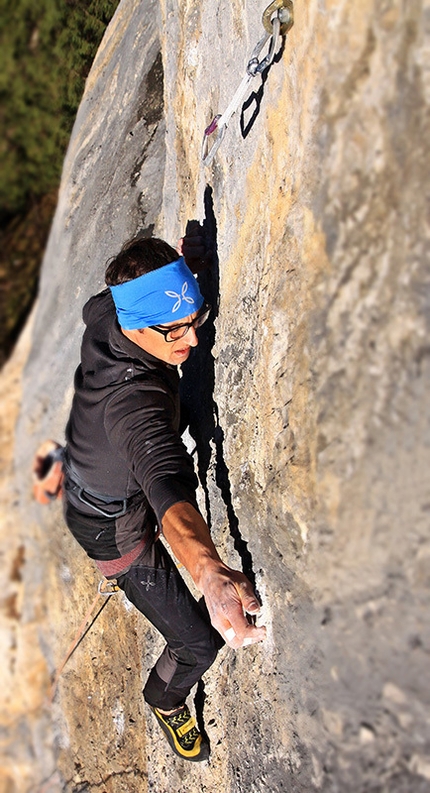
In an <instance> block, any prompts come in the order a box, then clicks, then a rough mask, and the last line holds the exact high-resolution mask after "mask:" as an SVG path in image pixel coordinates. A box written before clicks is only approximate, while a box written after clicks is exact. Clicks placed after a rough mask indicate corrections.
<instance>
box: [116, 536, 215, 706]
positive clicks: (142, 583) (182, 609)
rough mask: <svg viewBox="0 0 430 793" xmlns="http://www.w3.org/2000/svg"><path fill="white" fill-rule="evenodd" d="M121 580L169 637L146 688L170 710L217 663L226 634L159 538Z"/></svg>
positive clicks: (147, 693)
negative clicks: (212, 620) (214, 623)
mask: <svg viewBox="0 0 430 793" xmlns="http://www.w3.org/2000/svg"><path fill="white" fill-rule="evenodd" d="M117 581H118V585H119V586H120V587H121V589H123V590H124V592H125V594H126V595H127V598H128V599H129V600H130V601H131V602H132V603H133V604H134V605H135V606H136V608H138V609H139V611H141V612H142V614H144V615H145V616H146V617H147V619H148V620H149V621H150V622H151V623H152V624H153V625H154V626H155V627H156V628H157V629H158V630H159V631H160V633H161V634H162V635H163V636H164V638H165V639H166V642H167V644H166V646H165V648H164V651H163V652H162V654H161V656H160V657H159V659H158V661H157V662H156V664H155V666H154V668H153V669H152V671H151V673H150V675H149V678H148V680H147V683H146V685H145V688H144V690H143V694H144V697H145V700H146V701H147V702H148V704H149V705H155V706H156V707H159V708H161V709H162V710H171V709H172V708H175V707H177V706H178V705H180V704H182V703H183V702H184V701H185V699H186V697H187V696H188V694H189V692H190V689H191V688H192V686H193V685H194V684H195V683H197V681H198V680H199V679H200V677H201V676H202V674H203V673H204V672H205V671H206V670H207V669H208V668H209V667H210V665H211V664H212V663H213V661H214V660H215V657H216V655H217V652H218V650H219V648H220V647H221V646H222V645H223V639H222V638H221V636H220V634H219V633H218V632H217V631H215V630H214V628H212V626H211V624H210V620H209V615H208V613H207V610H206V607H205V605H204V601H200V602H197V601H196V600H195V598H194V597H193V596H192V595H191V593H190V591H189V590H188V588H187V586H186V584H185V582H184V580H183V578H182V577H181V575H180V574H179V572H178V569H177V567H176V565H175V564H174V562H173V560H172V559H171V557H170V556H169V554H168V553H167V551H166V549H165V547H164V546H163V544H162V543H161V542H160V541H159V540H157V541H156V542H155V543H152V545H151V546H150V547H149V548H148V550H147V551H146V553H145V555H144V556H143V557H140V558H139V560H138V561H137V562H136V563H135V564H133V565H132V566H131V568H130V570H129V571H128V572H127V573H124V575H120V576H119V577H117Z"/></svg>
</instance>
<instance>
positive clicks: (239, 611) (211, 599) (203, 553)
mask: <svg viewBox="0 0 430 793" xmlns="http://www.w3.org/2000/svg"><path fill="white" fill-rule="evenodd" d="M163 534H164V535H165V537H166V540H167V542H168V543H169V544H170V546H171V548H172V551H173V553H174V554H175V556H176V557H177V558H178V559H179V561H180V562H181V563H182V564H183V565H184V567H186V569H187V570H188V572H189V573H190V575H191V577H192V579H193V581H194V583H195V584H196V586H197V588H198V589H199V590H200V592H201V593H202V595H203V596H204V598H205V602H206V606H207V609H208V612H209V616H210V618H211V623H212V625H213V626H214V628H216V630H217V631H218V632H219V633H220V634H221V636H222V637H223V639H224V640H225V642H226V644H228V646H229V647H233V648H234V649H237V648H238V647H245V646H246V645H247V644H254V642H261V641H262V640H263V639H264V638H265V636H266V628H265V627H257V626H256V625H252V624H251V623H250V622H248V620H247V618H246V614H250V615H252V616H253V615H255V614H258V612H259V611H260V604H259V603H258V600H257V598H256V596H255V593H254V590H253V588H252V586H251V584H250V582H249V581H248V579H247V578H246V576H244V575H243V573H239V571H238V570H232V569H231V567H227V565H226V564H224V562H222V561H221V559H220V557H219V554H218V551H217V550H216V548H215V545H214V544H213V542H212V539H211V536H210V533H209V529H208V527H207V525H206V523H205V521H204V520H203V518H202V516H201V515H200V513H199V512H197V510H196V509H195V508H194V507H193V506H192V505H191V504H188V503H187V502H184V501H181V502H178V503H177V504H174V505H173V506H172V507H170V508H169V509H168V510H167V511H166V513H165V515H164V517H163Z"/></svg>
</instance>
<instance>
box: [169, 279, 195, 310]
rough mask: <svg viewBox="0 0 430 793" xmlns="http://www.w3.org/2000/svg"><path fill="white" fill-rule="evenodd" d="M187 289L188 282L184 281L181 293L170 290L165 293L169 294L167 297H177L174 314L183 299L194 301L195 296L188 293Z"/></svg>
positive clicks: (189, 301) (187, 301) (188, 301)
mask: <svg viewBox="0 0 430 793" xmlns="http://www.w3.org/2000/svg"><path fill="white" fill-rule="evenodd" d="M187 289H188V282H187V281H184V283H183V285H182V289H181V294H180V295H178V293H177V292H170V291H169V292H165V293H164V294H165V295H167V297H174V298H176V303H175V305H174V306H173V308H172V314H174V313H175V311H177V310H178V308H179V307H180V305H181V303H182V301H183V300H185V302H186V303H194V300H193V298H192V297H190V296H189V295H187V294H186V292H187Z"/></svg>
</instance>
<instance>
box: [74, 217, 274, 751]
mask: <svg viewBox="0 0 430 793" xmlns="http://www.w3.org/2000/svg"><path fill="white" fill-rule="evenodd" d="M201 241H202V238H201V237H199V235H198V234H196V233H195V229H194V231H192V232H191V233H190V235H189V236H186V237H184V238H183V240H182V241H181V246H182V247H180V248H179V249H178V250H175V249H174V248H172V247H171V246H170V245H169V244H168V243H166V242H164V241H163V240H160V239H156V238H150V239H148V238H146V239H143V238H135V239H133V240H131V241H130V242H129V243H128V244H126V245H125V246H124V248H123V249H122V250H121V252H120V253H119V254H118V255H117V256H116V257H115V258H113V259H112V260H111V261H110V263H109V264H108V267H107V270H106V284H107V285H108V287H109V288H108V289H105V290H104V291H102V292H100V293H99V294H96V295H95V296H93V297H91V298H90V300H89V301H88V302H87V303H86V305H85V307H84V311H83V316H84V321H85V323H86V326H87V327H86V330H85V333H84V336H83V342H82V351H81V364H80V366H79V367H78V369H77V371H76V375H75V394H74V398H73V404H72V409H71V413H70V418H69V421H68V425H67V430H66V437H67V445H66V449H65V456H64V472H65V481H64V484H63V490H64V514H65V519H66V523H67V525H68V527H69V528H70V530H71V532H72V534H73V535H74V537H75V538H76V540H77V541H78V542H79V543H80V545H81V546H82V547H83V548H84V549H85V551H86V552H87V554H88V556H90V557H91V558H92V559H93V560H94V561H95V563H96V565H97V567H98V568H99V570H100V571H101V572H102V573H103V575H105V576H106V577H107V578H110V579H116V581H117V583H118V585H119V587H120V588H121V589H122V590H123V591H124V592H125V594H126V596H127V598H128V600H130V601H131V602H132V603H133V604H134V605H135V606H136V607H137V608H138V609H139V611H141V612H142V613H143V614H144V615H145V616H146V617H147V618H148V619H149V621H150V622H151V623H152V624H153V625H154V626H155V627H156V628H157V629H158V630H159V631H160V632H161V634H162V635H163V636H164V638H165V639H166V646H165V649H164V651H163V652H162V654H161V656H160V657H159V659H158V660H157V662H156V664H155V666H154V667H153V669H152V671H151V673H150V675H149V677H148V680H147V682H146V685H145V688H144V691H143V694H144V698H145V700H146V702H147V703H148V705H149V706H150V708H151V709H152V711H153V713H154V714H155V716H156V718H157V720H158V722H159V724H160V726H161V728H162V730H163V731H164V732H165V734H166V736H167V739H168V741H169V743H170V746H171V748H172V749H173V751H174V752H175V753H176V754H177V755H179V756H180V757H182V758H185V759H188V760H193V761H200V760H205V759H207V757H208V754H209V747H208V744H207V742H206V741H205V740H204V738H203V736H202V735H201V733H200V732H199V731H198V729H197V726H196V723H195V721H194V719H193V718H192V717H191V714H190V711H189V709H188V706H187V704H186V698H187V696H188V694H189V692H190V690H191V688H192V686H193V685H194V684H195V683H197V681H198V680H199V679H200V677H201V676H202V674H203V673H204V672H205V671H206V670H207V669H208V668H209V667H210V665H211V664H212V663H213V661H214V659H215V657H216V654H217V652H218V650H219V649H220V647H221V646H222V645H223V644H224V642H226V643H227V644H228V645H229V646H230V647H232V648H235V649H237V648H239V647H243V646H246V645H247V644H252V643H254V642H258V641H261V640H262V639H263V638H264V636H265V628H264V627H257V626H256V625H255V624H251V621H250V620H248V619H247V617H246V614H250V615H255V614H257V613H258V611H259V609H260V607H259V603H258V601H257V598H256V596H255V594H254V592H253V589H252V587H251V584H250V582H249V581H248V579H247V578H246V577H245V576H244V575H243V574H242V573H240V572H238V571H236V570H233V569H231V568H229V567H227V565H226V564H224V563H223V562H222V561H221V559H220V557H219V555H218V552H217V550H216V548H215V546H214V544H213V542H212V540H211V537H210V533H209V529H208V527H207V525H206V523H205V521H204V519H203V517H202V516H201V514H200V512H199V509H198V506H197V502H196V494H195V491H196V486H197V479H196V476H195V473H194V469H193V463H192V459H191V457H190V456H189V454H188V453H187V451H186V449H185V446H184V445H183V442H182V440H181V437H180V432H181V430H180V415H179V407H178V405H179V397H178V385H179V374H178V369H177V367H178V365H180V364H181V363H183V362H184V361H186V360H187V358H188V357H189V355H190V353H191V350H192V348H193V347H195V346H196V345H197V344H198V338H197V335H196V331H197V329H198V328H199V327H200V326H201V325H202V324H203V323H204V322H205V321H206V319H207V318H208V316H209V313H210V307H209V305H207V304H206V303H205V301H204V299H203V297H202V295H201V293H200V290H199V287H198V283H197V280H196V278H195V277H194V275H193V274H192V271H193V272H197V271H198V270H199V268H200V269H201V267H202V266H205V262H204V261H203V258H204V257H205V252H204V249H203V248H202V246H201ZM181 253H182V254H183V255H181ZM185 259H186V260H187V262H188V263H189V264H190V266H191V267H192V271H191V270H190V269H189V268H188V266H187V264H186V261H185ZM160 533H161V534H162V535H164V537H165V539H166V540H167V542H168V543H169V545H170V547H171V549H172V551H173V553H174V555H175V556H176V558H177V559H178V560H179V562H180V563H182V564H183V565H184V566H185V568H186V569H187V570H188V571H189V573H190V574H191V577H192V579H193V581H194V582H195V584H196V586H197V588H198V589H199V591H200V592H201V593H202V595H203V598H202V600H201V601H199V602H197V601H196V600H195V598H194V597H193V596H192V595H191V593H190V592H189V590H188V588H187V587H186V585H185V583H184V580H183V578H182V577H181V575H180V574H179V572H178V570H177V567H176V565H175V563H174V562H173V560H172V559H171V557H170V555H169V554H168V552H167V550H166V548H165V546H164V545H163V543H162V542H161V541H160V540H159V539H158V536H159V534H160Z"/></svg>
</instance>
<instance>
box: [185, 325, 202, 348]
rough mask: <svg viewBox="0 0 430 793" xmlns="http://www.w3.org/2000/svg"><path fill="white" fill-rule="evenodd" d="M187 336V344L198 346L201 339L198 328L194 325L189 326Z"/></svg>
mask: <svg viewBox="0 0 430 793" xmlns="http://www.w3.org/2000/svg"><path fill="white" fill-rule="evenodd" d="M185 338H186V340H187V344H189V345H190V347H197V345H198V343H199V340H198V338H197V333H196V330H195V328H193V326H192V325H191V326H190V327H189V328H188V330H187V332H186V334H185Z"/></svg>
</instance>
